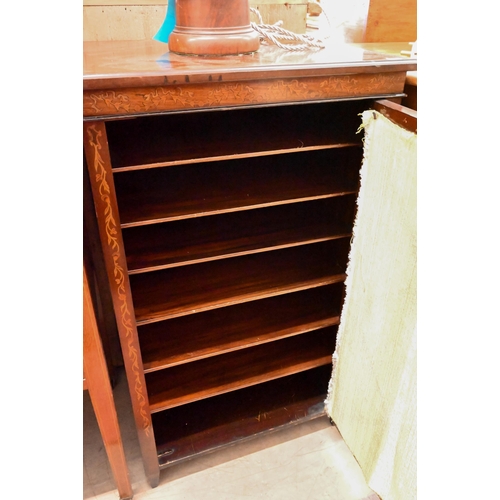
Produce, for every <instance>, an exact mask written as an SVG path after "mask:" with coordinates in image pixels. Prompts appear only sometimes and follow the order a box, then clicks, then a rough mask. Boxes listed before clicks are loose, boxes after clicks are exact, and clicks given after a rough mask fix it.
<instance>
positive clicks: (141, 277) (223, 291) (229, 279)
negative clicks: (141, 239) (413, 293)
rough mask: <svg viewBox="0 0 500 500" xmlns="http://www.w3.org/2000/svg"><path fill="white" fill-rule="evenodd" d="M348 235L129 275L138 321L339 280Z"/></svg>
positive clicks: (207, 308) (259, 297) (186, 312)
mask: <svg viewBox="0 0 500 500" xmlns="http://www.w3.org/2000/svg"><path fill="white" fill-rule="evenodd" d="M348 248H349V239H348V238H345V239H341V240H334V241H331V242H326V243H315V244H314V245H308V246H301V247H295V248H290V249H286V250H276V251H273V252H265V253H261V254H253V255H246V256H244V257H235V258H232V259H224V260H216V261H213V262H207V263H204V264H195V265H192V266H185V267H175V268H172V269H166V270H163V271H156V272H152V273H143V274H134V275H131V276H130V282H131V286H132V294H133V297H134V307H135V316H136V320H137V324H138V325H144V324H147V323H152V322H155V321H161V320H164V319H168V318H175V317H179V316H184V315H186V314H193V313H195V312H201V311H208V310H210V309H215V308H219V307H226V306H229V305H234V304H238V303H243V302H248V301H251V300H257V299H261V298H265V297H272V296H276V295H281V294H283V293H289V292H293V291H299V290H305V289H309V288H313V287H316V286H322V285H327V284H332V283H338V282H343V281H344V280H345V274H344V269H345V266H346V263H347V252H348Z"/></svg>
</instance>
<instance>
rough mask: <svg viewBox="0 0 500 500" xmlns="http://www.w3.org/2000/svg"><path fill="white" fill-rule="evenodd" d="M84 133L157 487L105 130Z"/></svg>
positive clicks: (147, 462)
mask: <svg viewBox="0 0 500 500" xmlns="http://www.w3.org/2000/svg"><path fill="white" fill-rule="evenodd" d="M83 133H84V150H85V156H86V161H87V166H88V169H89V178H90V182H91V186H92V194H93V199H94V206H95V210H96V214H97V221H98V225H99V235H100V240H101V246H102V248H103V253H104V261H105V264H106V271H107V275H108V281H109V284H110V291H111V296H112V301H113V308H114V313H115V317H116V320H117V327H118V333H119V335H120V343H121V346H122V352H123V359H124V364H125V370H126V373H127V381H128V385H129V389H130V394H131V397H132V408H133V410H134V418H135V421H136V424H137V429H138V435H139V443H140V446H141V451H142V453H143V457H144V467H145V470H146V475H147V477H148V480H149V481H150V484H152V485H157V484H158V482H159V468H158V460H157V457H156V449H155V443H154V436H153V430H152V428H151V415H150V412H149V407H148V404H147V392H146V382H145V379H144V370H143V367H142V360H141V356H140V347H139V340H138V338H137V328H136V325H135V318H134V315H133V314H134V310H133V305H132V296H131V293H130V284H129V281H128V274H127V270H126V269H127V264H126V259H125V254H124V250H123V240H122V237H121V232H120V226H119V224H120V219H119V213H118V206H117V204H116V195H115V190H114V183H113V174H112V171H111V162H110V158H109V151H108V148H107V139H106V129H105V126H104V123H103V122H99V123H88V124H84V127H83Z"/></svg>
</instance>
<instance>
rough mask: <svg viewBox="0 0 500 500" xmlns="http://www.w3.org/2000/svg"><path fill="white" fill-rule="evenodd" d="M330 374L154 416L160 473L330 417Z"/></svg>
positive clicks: (326, 370) (322, 371)
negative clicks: (270, 434) (314, 420)
mask: <svg viewBox="0 0 500 500" xmlns="http://www.w3.org/2000/svg"><path fill="white" fill-rule="evenodd" d="M330 374H331V366H330V365H327V366H322V367H319V368H315V369H313V370H309V371H307V372H302V373H299V374H295V375H291V376H288V377H284V378H282V379H278V380H275V381H271V382H267V383H265V384H262V385H258V386H253V387H249V388H246V389H242V390H240V391H235V392H232V393H227V394H223V395H220V396H216V397H215V398H210V399H206V400H202V401H197V402H195V403H191V404H189V405H185V406H180V407H177V408H173V409H171V410H167V411H164V412H159V413H155V414H153V415H152V418H153V424H154V428H155V435H156V441H157V451H158V462H159V466H160V469H164V468H166V467H169V466H171V465H174V464H178V463H180V462H182V461H185V460H189V459H192V458H195V457H199V456H201V455H204V454H206V453H210V452H214V451H218V450H220V449H222V448H225V447H228V446H232V445H236V444H239V443H242V442H244V441H247V440H250V439H253V438H255V437H258V436H261V435H263V434H267V433H269V432H273V431H278V430H281V429H284V428H286V427H289V426H293V425H297V424H300V423H303V422H307V421H310V420H313V419H315V418H319V417H325V415H326V413H325V406H324V401H325V399H326V387H327V384H328V377H329V376H330ZM200 415H203V418H200Z"/></svg>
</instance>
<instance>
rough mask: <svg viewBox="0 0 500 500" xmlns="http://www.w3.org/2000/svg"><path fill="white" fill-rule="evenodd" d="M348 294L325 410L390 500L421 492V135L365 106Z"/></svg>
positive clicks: (372, 482)
mask: <svg viewBox="0 0 500 500" xmlns="http://www.w3.org/2000/svg"><path fill="white" fill-rule="evenodd" d="M362 127H363V128H364V130H365V140H364V142H365V152H364V160H363V165H362V168H361V189H360V193H359V198H358V213H357V216H356V221H355V227H354V235H353V241H352V248H351V253H350V257H349V266H348V270H347V275H348V277H347V280H346V299H345V304H344V308H343V311H342V316H341V322H340V326H339V331H338V335H337V346H336V350H335V354H334V356H333V374H332V379H331V381H330V387H329V394H328V399H327V401H326V410H327V412H328V414H329V415H330V417H331V418H332V420H333V421H334V422H335V424H336V425H337V427H338V429H339V431H340V433H341V435H342V437H343V438H344V440H345V442H346V444H347V446H348V447H349V448H350V449H351V452H352V453H353V455H354V456H355V458H356V459H357V461H358V463H359V464H360V466H361V469H362V471H363V473H364V475H365V478H366V481H367V483H368V485H369V486H370V488H372V489H373V490H374V491H375V492H377V493H378V494H379V496H380V497H381V498H382V499H383V500H406V499H408V500H409V499H416V495H417V492H416V489H417V487H416V484H417V483H416V475H417V470H416V436H417V431H416V391H417V386H416V385H417V384H416V371H417V358H416V313H417V304H416V285H417V283H416V280H417V243H416V238H417V235H416V223H417V217H416V183H417V153H416V150H417V136H416V134H413V133H410V132H408V131H406V130H404V129H402V128H400V127H399V126H397V125H395V124H393V123H392V122H391V121H389V120H388V119H386V118H385V117H384V116H383V115H381V114H380V113H377V112H374V111H366V112H365V113H363V125H362Z"/></svg>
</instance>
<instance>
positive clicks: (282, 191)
mask: <svg viewBox="0 0 500 500" xmlns="http://www.w3.org/2000/svg"><path fill="white" fill-rule="evenodd" d="M361 155H362V150H361V148H359V147H353V148H346V149H332V150H324V151H314V152H310V153H307V154H304V153H301V154H284V155H280V156H277V157H264V158H246V159H244V160H231V161H224V162H214V163H206V164H201V165H184V166H181V167H168V168H157V169H153V170H146V171H144V170H139V171H134V172H127V173H121V174H117V175H116V177H115V188H116V192H117V198H118V204H119V206H120V214H121V226H122V227H123V228H126V227H132V226H138V225H143V224H153V223H158V222H166V221H173V220H179V219H185V218H191V217H201V216H206V215H215V214H220V213H226V212H234V211H239V210H248V209H251V208H259V207H266V206H273V205H282V204H288V203H294V202H299V201H308V200H315V199H320V198H331V197H335V196H342V195H345V194H349V193H356V192H357V190H358V185H359V179H358V174H359V165H360V161H361Z"/></svg>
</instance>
